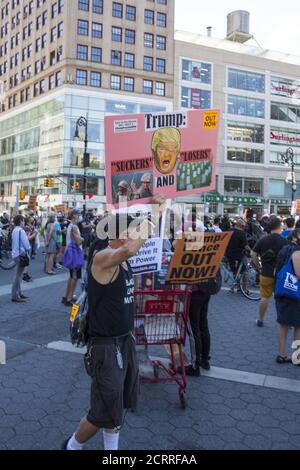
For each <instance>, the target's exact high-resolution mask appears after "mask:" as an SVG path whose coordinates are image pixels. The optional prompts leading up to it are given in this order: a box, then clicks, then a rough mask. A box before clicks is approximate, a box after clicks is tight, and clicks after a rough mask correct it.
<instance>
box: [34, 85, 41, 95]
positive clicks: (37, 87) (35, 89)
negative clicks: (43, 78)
mask: <svg viewBox="0 0 300 470" xmlns="http://www.w3.org/2000/svg"><path fill="white" fill-rule="evenodd" d="M39 89H40V87H39V82H37V83H35V84H34V85H33V96H34V97H36V96H38V95H39Z"/></svg>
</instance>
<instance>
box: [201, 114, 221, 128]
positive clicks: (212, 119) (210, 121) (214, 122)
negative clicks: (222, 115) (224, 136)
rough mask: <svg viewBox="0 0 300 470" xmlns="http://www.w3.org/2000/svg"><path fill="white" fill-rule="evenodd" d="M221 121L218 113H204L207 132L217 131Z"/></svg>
mask: <svg viewBox="0 0 300 470" xmlns="http://www.w3.org/2000/svg"><path fill="white" fill-rule="evenodd" d="M218 121H219V113H218V112H217V111H207V112H205V113H204V123H203V128H204V129H205V130H213V129H217V127H218Z"/></svg>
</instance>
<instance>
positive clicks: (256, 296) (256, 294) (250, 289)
mask: <svg viewBox="0 0 300 470" xmlns="http://www.w3.org/2000/svg"><path fill="white" fill-rule="evenodd" d="M240 289H241V292H242V294H243V295H244V296H245V297H246V298H247V299H249V300H255V301H258V300H260V290H259V273H258V271H257V269H255V268H254V266H247V269H246V271H245V272H243V273H242V275H241V277H240Z"/></svg>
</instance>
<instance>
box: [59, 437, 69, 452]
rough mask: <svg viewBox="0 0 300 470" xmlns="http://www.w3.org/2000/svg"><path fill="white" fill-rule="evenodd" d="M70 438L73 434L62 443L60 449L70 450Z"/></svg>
mask: <svg viewBox="0 0 300 470" xmlns="http://www.w3.org/2000/svg"><path fill="white" fill-rule="evenodd" d="M70 439H71V436H70V437H68V439H66V440H65V441H64V442H63V443H62V445H61V447H60V450H68V442H69V440H70Z"/></svg>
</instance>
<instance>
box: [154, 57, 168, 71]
mask: <svg viewBox="0 0 300 470" xmlns="http://www.w3.org/2000/svg"><path fill="white" fill-rule="evenodd" d="M156 72H158V73H166V61H165V59H156Z"/></svg>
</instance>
